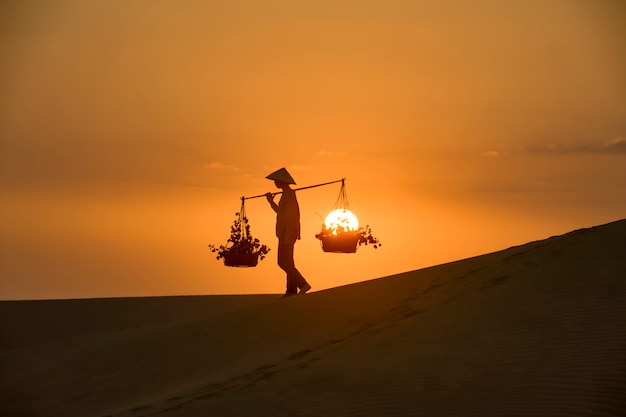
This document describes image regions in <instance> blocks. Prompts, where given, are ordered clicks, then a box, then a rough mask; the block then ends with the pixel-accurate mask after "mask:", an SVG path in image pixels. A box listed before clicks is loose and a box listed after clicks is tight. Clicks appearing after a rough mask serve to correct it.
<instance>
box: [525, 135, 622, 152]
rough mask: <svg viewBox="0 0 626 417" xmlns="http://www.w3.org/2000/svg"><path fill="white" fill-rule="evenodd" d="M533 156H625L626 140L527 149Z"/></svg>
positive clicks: (552, 145) (618, 139)
mask: <svg viewBox="0 0 626 417" xmlns="http://www.w3.org/2000/svg"><path fill="white" fill-rule="evenodd" d="M526 151H527V152H529V153H533V154H581V153H587V154H615V155H618V154H626V138H622V137H618V138H615V139H611V140H608V141H605V142H602V143H599V142H596V143H584V144H580V145H559V144H554V143H552V144H550V145H547V146H538V147H532V148H527V149H526Z"/></svg>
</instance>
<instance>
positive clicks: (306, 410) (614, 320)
mask: <svg viewBox="0 0 626 417" xmlns="http://www.w3.org/2000/svg"><path fill="white" fill-rule="evenodd" d="M0 320H2V321H0V332H1V333H0V336H1V342H0V343H1V345H0V415H2V416H63V417H67V416H80V417H90V416H94V417H95V416H129V417H130V416H156V415H158V416H163V417H183V416H184V417H195V416H376V417H380V416H481V417H485V416H494V417H496V416H497V417H504V416H624V415H626V220H622V221H619V222H614V223H611V224H608V225H604V226H599V227H594V228H591V229H584V230H578V231H574V232H572V233H569V234H566V235H564V236H559V237H554V238H551V239H547V240H543V241H538V242H532V243H529V244H527V245H524V246H519V247H514V248H510V249H507V250H505V251H501V252H496V253H492V254H488V255H484V256H480V257H476V258H471V259H466V260H462V261H458V262H454V263H450V264H445V265H440V266H437V267H433V268H428V269H423V270H419V271H413V272H408V273H405V274H400V275H395V276H391V277H386V278H381V279H378V280H373V281H368V282H363V283H359V284H354V285H349V286H345V287H340V288H335V289H331V290H326V291H320V292H316V293H312V294H307V295H305V296H298V297H292V298H287V299H279V298H277V296H276V295H256V296H207V297H163V298H134V299H132V298H129V299H97V300H71V301H29V302H27V301H22V302H1V303H0Z"/></svg>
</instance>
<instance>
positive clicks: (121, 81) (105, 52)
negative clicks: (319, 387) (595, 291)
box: [0, 0, 626, 299]
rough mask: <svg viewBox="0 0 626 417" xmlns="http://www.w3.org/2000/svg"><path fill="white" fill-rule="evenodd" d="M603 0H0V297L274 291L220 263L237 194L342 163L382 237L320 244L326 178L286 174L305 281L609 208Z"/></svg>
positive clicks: (622, 191) (343, 278) (449, 256)
mask: <svg viewBox="0 0 626 417" xmlns="http://www.w3.org/2000/svg"><path fill="white" fill-rule="evenodd" d="M624 21H626V6H625V5H624V3H623V2H622V1H610V0H602V1H575V0H571V1H556V0H554V1H507V2H499V1H486V0H485V1H476V2H466V1H446V2H430V1H420V0H410V1H409V0H407V1H394V0H387V1H339V2H337V1H332V2H330V1H320V0H317V1H295V2H294V1H288V0H275V1H264V2H259V1H241V0H234V1H228V2H217V1H212V2H207V1H199V0H198V1H193V0H187V1H178V2H172V1H162V0H150V1H147V0H146V1H134V2H127V1H111V0H95V1H90V2H84V1H82V0H80V1H79V0H64V1H45V2H44V1H41V2H21V1H4V2H2V4H1V5H0V54H1V55H0V56H2V60H1V61H0V140H1V147H0V158H1V159H0V162H1V165H0V187H1V188H0V216H1V217H0V218H1V219H2V220H1V221H2V228H1V230H0V245H1V247H0V253H1V254H0V279H1V281H0V299H30V298H77V297H103V296H138V295H174V294H216V293H270V292H271V293H280V292H283V291H284V284H285V280H284V276H283V274H282V271H281V270H279V269H278V267H277V266H276V259H275V255H276V252H275V247H276V240H275V237H274V233H273V228H274V213H273V212H272V211H271V209H270V208H269V206H268V205H267V203H266V202H265V201H264V200H263V199H256V200H249V201H248V202H247V204H246V206H247V212H248V215H249V217H250V221H251V225H252V232H253V234H254V235H257V236H258V237H259V238H260V239H261V240H262V241H263V242H264V243H267V244H268V245H269V246H270V247H272V248H274V251H272V252H270V255H269V257H268V259H266V260H264V261H262V262H261V263H260V264H259V266H258V267H257V268H253V269H247V270H246V269H243V270H242V269H233V268H226V267H224V266H223V264H221V262H218V261H216V260H214V258H213V256H214V255H213V254H212V253H210V251H209V250H208V248H207V245H208V244H209V243H215V244H219V243H225V241H226V239H227V238H228V233H229V228H230V224H231V222H232V220H233V219H234V213H235V212H236V211H237V210H238V209H239V204H240V201H239V198H240V197H241V196H242V195H254V194H259V193H264V192H266V191H274V190H275V189H274V188H273V184H272V183H271V182H270V181H268V180H265V179H264V177H265V175H267V174H269V173H270V172H272V171H274V170H276V169H278V168H280V167H282V166H285V167H287V169H288V170H289V171H290V172H291V174H292V175H293V176H294V178H295V179H296V181H297V182H298V185H299V186H306V185H310V184H316V183H320V182H326V181H332V180H336V179H340V178H342V177H346V178H347V183H346V185H347V191H348V197H349V199H350V204H351V207H352V209H353V210H354V212H355V213H356V214H357V216H358V217H359V219H360V220H361V222H362V223H369V224H370V225H371V226H372V228H373V231H374V234H375V235H377V236H378V237H379V238H380V239H381V241H382V242H383V247H382V248H380V249H378V250H374V249H372V248H370V247H364V248H361V249H359V251H358V252H357V254H355V255H337V254H326V253H323V252H322V250H321V249H320V247H319V242H318V241H317V240H316V239H315V237H314V235H315V233H317V232H318V231H319V229H320V226H321V219H320V216H321V217H324V216H325V215H326V214H327V213H328V212H329V211H330V209H332V205H333V203H334V202H335V199H336V197H337V195H338V192H339V185H338V184H335V185H331V186H328V187H321V188H316V189H312V190H307V191H302V192H300V193H299V194H298V197H299V200H300V205H301V213H302V229H303V239H302V241H300V242H299V243H298V244H297V246H296V263H297V265H298V266H299V268H300V270H301V272H302V273H303V274H304V275H305V276H306V277H307V279H308V280H309V281H310V282H311V284H312V285H313V287H314V290H319V289H323V288H328V287H333V286H337V285H342V284H347V283H350V282H356V281H362V280H365V279H371V278H377V277H381V276H386V275H391V274H394V273H398V272H404V271H409V270H414V269H418V268H422V267H426V266H430V265H434V264H439V263H442V262H447V261H452V260H457V259H461V258H464V257H468V256H473V255H478V254H482V253H486V252H489V251H494V250H499V249H504V248H506V247H508V246H512V245H517V244H522V243H526V242H528V241H531V240H537V239H543V238H547V237H549V236H552V235H555V234H560V233H564V232H567V231H570V230H573V229H576V228H580V227H588V226H593V225H596V224H602V223H606V222H609V221H612V220H617V219H620V218H624V217H626V216H625V214H626V213H625V207H626V77H625V76H624V74H626V50H625V49H624V47H623V46H624V41H625V40H626V29H625V28H624V25H623V22H624Z"/></svg>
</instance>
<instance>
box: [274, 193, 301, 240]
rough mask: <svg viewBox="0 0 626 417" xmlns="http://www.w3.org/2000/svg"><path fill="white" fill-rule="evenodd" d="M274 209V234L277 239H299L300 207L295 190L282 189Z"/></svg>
mask: <svg viewBox="0 0 626 417" xmlns="http://www.w3.org/2000/svg"><path fill="white" fill-rule="evenodd" d="M274 210H275V211H276V236H277V237H278V238H279V239H286V238H291V239H293V240H294V242H295V240H296V239H300V207H299V206H298V200H297V199H296V192H295V191H294V190H292V189H289V188H287V189H284V190H283V194H282V196H281V197H280V201H279V202H278V206H277V207H274ZM294 237H295V239H294Z"/></svg>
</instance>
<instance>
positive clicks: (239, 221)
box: [209, 212, 270, 266]
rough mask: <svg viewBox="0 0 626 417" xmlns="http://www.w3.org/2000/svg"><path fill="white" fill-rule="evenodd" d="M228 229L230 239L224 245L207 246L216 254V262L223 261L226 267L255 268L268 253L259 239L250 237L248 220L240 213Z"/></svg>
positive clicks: (267, 249)
mask: <svg viewBox="0 0 626 417" xmlns="http://www.w3.org/2000/svg"><path fill="white" fill-rule="evenodd" d="M235 216H237V218H236V219H235V221H234V222H233V224H232V226H231V227H230V237H229V238H228V240H227V242H226V245H219V246H215V245H209V249H211V252H214V253H217V257H216V259H217V260H220V259H224V264H225V265H226V266H256V265H257V263H258V261H259V260H262V259H264V258H265V255H267V253H268V252H269V251H270V249H269V248H268V247H267V245H262V244H261V242H260V241H259V239H257V238H254V237H252V234H251V233H250V224H248V218H247V217H246V216H245V214H244V215H242V212H239V213H235Z"/></svg>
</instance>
